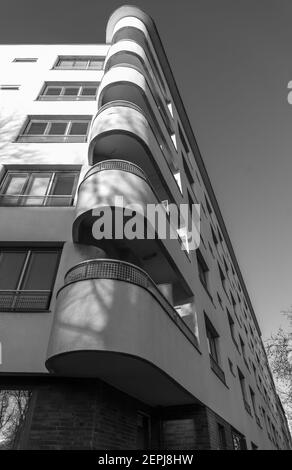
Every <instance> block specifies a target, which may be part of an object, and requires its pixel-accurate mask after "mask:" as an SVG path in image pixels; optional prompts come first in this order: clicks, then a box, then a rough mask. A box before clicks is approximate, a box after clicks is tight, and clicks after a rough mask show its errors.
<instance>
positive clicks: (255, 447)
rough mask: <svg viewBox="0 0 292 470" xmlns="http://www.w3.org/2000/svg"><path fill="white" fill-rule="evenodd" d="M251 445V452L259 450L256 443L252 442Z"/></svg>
mask: <svg viewBox="0 0 292 470" xmlns="http://www.w3.org/2000/svg"><path fill="white" fill-rule="evenodd" d="M250 443H251V450H258V446H257V445H256V444H255V443H254V442H252V441H251V442H250Z"/></svg>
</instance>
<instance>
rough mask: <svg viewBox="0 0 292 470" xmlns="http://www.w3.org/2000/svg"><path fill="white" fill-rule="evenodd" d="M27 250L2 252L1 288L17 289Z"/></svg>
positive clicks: (0, 264)
mask: <svg viewBox="0 0 292 470" xmlns="http://www.w3.org/2000/svg"><path fill="white" fill-rule="evenodd" d="M26 254H27V252H26V251H15V252H12V251H11V252H9V251H2V252H0V289H4V290H5V289H8V290H14V289H17V285H18V280H19V277H20V274H21V271H22V268H23V265H24V261H25V258H26Z"/></svg>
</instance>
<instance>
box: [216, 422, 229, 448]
mask: <svg viewBox="0 0 292 470" xmlns="http://www.w3.org/2000/svg"><path fill="white" fill-rule="evenodd" d="M217 426H218V441H219V449H220V450H225V449H226V448H227V443H226V434H225V428H224V426H222V424H219V423H218V425H217Z"/></svg>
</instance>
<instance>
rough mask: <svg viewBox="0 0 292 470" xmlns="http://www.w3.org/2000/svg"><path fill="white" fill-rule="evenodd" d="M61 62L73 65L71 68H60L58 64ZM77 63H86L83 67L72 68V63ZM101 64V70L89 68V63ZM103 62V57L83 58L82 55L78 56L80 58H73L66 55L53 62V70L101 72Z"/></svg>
mask: <svg viewBox="0 0 292 470" xmlns="http://www.w3.org/2000/svg"><path fill="white" fill-rule="evenodd" d="M61 61H64V62H65V61H68V62H69V61H73V64H72V65H71V67H66V66H60V65H59V64H60V62H61ZM78 61H80V62H81V61H84V62H87V63H86V66H85V67H80V66H79V67H75V66H74V63H76V62H78ZM95 61H96V62H101V64H102V65H101V68H99V67H96V68H93V67H90V63H91V62H95ZM104 62H105V57H104V56H86V55H85V56H83V55H80V56H77V55H75V56H74V55H73V56H69V55H68V56H66V55H61V56H58V57H57V59H56V61H55V64H54V66H53V69H56V70H99V71H102V70H103V66H104Z"/></svg>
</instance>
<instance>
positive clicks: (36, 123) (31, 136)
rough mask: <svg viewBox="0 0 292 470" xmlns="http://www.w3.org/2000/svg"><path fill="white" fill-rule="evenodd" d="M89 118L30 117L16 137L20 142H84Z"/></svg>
mask: <svg viewBox="0 0 292 470" xmlns="http://www.w3.org/2000/svg"><path fill="white" fill-rule="evenodd" d="M90 121H91V119H90V118H89V117H87V116H86V117H85V116H79V117H78V118H70V117H64V118H63V119H62V118H60V117H56V118H55V117H50V118H41V117H31V118H29V121H28V123H27V125H26V127H25V129H24V131H23V133H22V134H21V135H20V136H19V137H18V141H20V142H85V141H86V137H87V132H88V128H89V123H90Z"/></svg>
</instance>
